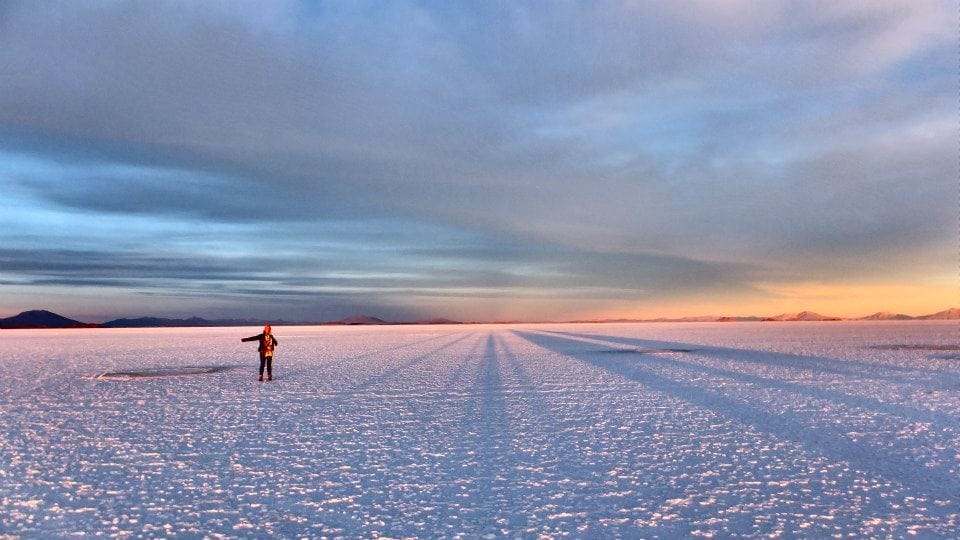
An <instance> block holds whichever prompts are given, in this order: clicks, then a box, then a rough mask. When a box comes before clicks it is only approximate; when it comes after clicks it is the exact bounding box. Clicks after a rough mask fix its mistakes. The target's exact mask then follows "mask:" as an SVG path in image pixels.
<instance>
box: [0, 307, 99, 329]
mask: <svg viewBox="0 0 960 540" xmlns="http://www.w3.org/2000/svg"><path fill="white" fill-rule="evenodd" d="M97 326H99V325H97V324H89V323H83V322H80V321H75V320H73V319H68V318H67V317H64V316H63V315H57V314H56V313H53V312H50V311H47V310H44V309H34V310H30V311H24V312H23V313H20V314H18V315H14V316H13V317H7V318H6V319H0V328H4V329H14V328H96V327H97Z"/></svg>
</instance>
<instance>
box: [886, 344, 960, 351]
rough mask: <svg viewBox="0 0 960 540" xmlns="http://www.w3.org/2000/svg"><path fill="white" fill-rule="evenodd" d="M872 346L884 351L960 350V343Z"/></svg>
mask: <svg viewBox="0 0 960 540" xmlns="http://www.w3.org/2000/svg"><path fill="white" fill-rule="evenodd" d="M870 348H871V349H879V350H882V351H956V352H960V345H923V344H920V345H917V344H912V345H906V344H892V345H873V346H871V347H870Z"/></svg>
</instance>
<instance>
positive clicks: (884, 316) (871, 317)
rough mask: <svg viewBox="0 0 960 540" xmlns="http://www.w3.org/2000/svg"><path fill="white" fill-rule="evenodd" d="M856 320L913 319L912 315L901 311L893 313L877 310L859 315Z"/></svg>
mask: <svg viewBox="0 0 960 540" xmlns="http://www.w3.org/2000/svg"><path fill="white" fill-rule="evenodd" d="M856 320H858V321H910V320H913V317H911V316H909V315H904V314H903V313H893V312H890V311H878V312H876V313H874V314H873V315H867V316H866V317H860V318H858V319H856Z"/></svg>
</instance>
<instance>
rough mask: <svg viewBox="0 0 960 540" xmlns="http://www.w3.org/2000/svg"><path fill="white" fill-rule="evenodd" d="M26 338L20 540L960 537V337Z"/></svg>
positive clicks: (11, 417)
mask: <svg viewBox="0 0 960 540" xmlns="http://www.w3.org/2000/svg"><path fill="white" fill-rule="evenodd" d="M258 331H259V329H243V328H214V329H150V330H140V329H127V330H63V331H50V330H46V331H9V330H8V331H2V332H0V347H2V350H3V351H4V352H3V365H4V367H5V368H6V369H5V372H4V377H3V378H2V379H0V408H2V416H0V534H10V535H22V536H25V537H48V536H67V535H71V534H74V533H102V534H105V535H108V536H127V535H133V536H172V535H175V534H177V535H186V536H203V535H208V536H212V537H217V536H229V537H233V536H258V537H262V536H280V537H296V536H309V537H320V536H329V537H337V536H346V537H356V536H362V537H376V536H389V537H408V536H421V537H422V536H427V537H441V536H446V537H455V536H466V537H477V536H488V535H491V537H500V536H509V537H515V536H520V537H536V536H539V535H548V536H562V535H572V536H575V537H603V538H609V537H618V536H619V537H628V538H635V537H641V536H642V537H676V536H707V537H709V536H720V537H731V536H760V535H763V536H767V535H772V536H777V535H782V536H785V537H797V536H802V537H815V538H823V537H830V536H850V535H852V536H858V537H862V536H879V537H887V536H895V537H900V536H908V535H912V534H918V535H920V536H926V537H956V536H958V535H960V525H958V520H960V474H958V472H960V470H958V469H960V350H958V347H957V345H958V337H960V327H958V325H957V323H956V321H942V322H940V321H928V322H896V323H891V322H842V323H838V322H830V323H737V324H717V323H708V324H635V325H517V326H423V327H419V326H411V327H406V326H404V327H275V328H274V332H275V334H276V335H277V337H278V339H279V340H280V345H279V347H278V352H277V354H278V356H277V360H276V361H275V370H276V377H277V379H276V380H275V381H273V382H269V383H266V382H265V383H258V382H256V380H255V378H256V364H257V359H256V352H255V347H251V346H250V344H248V343H240V342H239V338H240V337H244V336H248V335H251V334H254V333H257V332H258Z"/></svg>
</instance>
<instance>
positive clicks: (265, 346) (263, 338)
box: [240, 334, 280, 353]
mask: <svg viewBox="0 0 960 540" xmlns="http://www.w3.org/2000/svg"><path fill="white" fill-rule="evenodd" d="M267 339H269V340H270V343H267ZM240 341H259V342H260V346H259V347H257V351H258V352H262V353H264V352H267V351H272V350H273V349H274V348H275V347H276V346H277V343H280V342H279V341H277V338H276V337H274V335H273V334H269V335H267V334H257V335H255V336H250V337H245V338H243V339H241V340H240Z"/></svg>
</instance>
